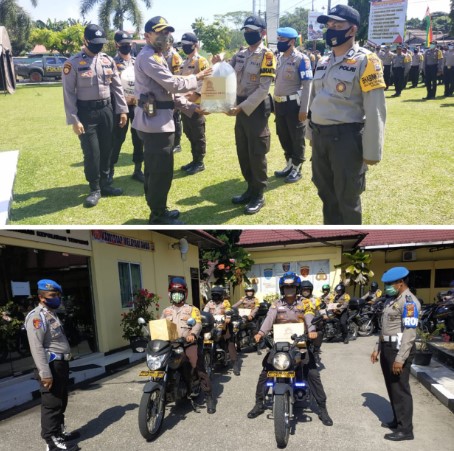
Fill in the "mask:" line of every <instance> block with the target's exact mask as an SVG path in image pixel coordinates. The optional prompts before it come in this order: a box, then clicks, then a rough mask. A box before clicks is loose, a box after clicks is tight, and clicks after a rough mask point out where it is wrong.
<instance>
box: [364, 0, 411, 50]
mask: <svg viewBox="0 0 454 451" xmlns="http://www.w3.org/2000/svg"><path fill="white" fill-rule="evenodd" d="M407 3H408V1H407V0H382V1H372V2H371V3H370V15H369V36H368V41H369V43H370V44H373V45H375V46H376V45H381V44H400V43H402V42H403V40H404V33H405V17H406V15H407Z"/></svg>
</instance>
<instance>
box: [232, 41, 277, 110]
mask: <svg viewBox="0 0 454 451" xmlns="http://www.w3.org/2000/svg"><path fill="white" fill-rule="evenodd" d="M275 61H276V60H275V57H274V54H273V52H272V51H271V50H269V49H268V48H266V47H265V46H264V45H263V44H260V45H259V46H258V47H257V49H256V50H255V51H253V52H251V51H250V50H249V47H248V48H246V49H244V50H240V51H239V52H237V53H236V54H235V55H233V57H232V59H231V60H230V65H231V66H232V67H233V68H234V69H235V72H236V79H237V93H236V94H237V96H238V97H247V98H246V100H244V101H243V102H241V103H240V104H239V105H237V106H239V107H241V109H242V110H243V111H244V113H245V114H246V115H247V116H250V115H251V114H252V113H253V112H254V110H255V109H256V108H257V107H258V106H259V105H260V104H261V103H262V102H263V101H264V100H265V99H266V97H267V95H268V92H269V90H270V86H271V82H272V81H273V79H274V76H275V72H276V63H275ZM267 64H270V65H269V68H268V69H269V70H267V68H266V66H267Z"/></svg>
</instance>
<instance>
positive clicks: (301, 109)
mask: <svg viewBox="0 0 454 451" xmlns="http://www.w3.org/2000/svg"><path fill="white" fill-rule="evenodd" d="M297 38H298V32H297V31H296V30H295V29H294V28H290V27H285V28H278V29H277V50H278V51H279V52H281V53H282V55H281V56H280V58H279V60H278V63H277V68H276V83H275V88H274V104H275V107H274V113H275V115H276V133H277V135H278V137H279V141H280V143H281V146H282V148H283V149H284V156H285V160H286V166H285V168H284V169H283V170H282V171H276V172H275V173H274V175H275V176H276V177H285V182H287V183H295V182H297V181H298V180H300V179H301V166H302V164H303V162H304V161H305V157H304V150H305V142H304V132H305V121H306V119H307V107H308V101H309V93H310V88H311V82H312V68H311V62H310V60H309V58H308V57H307V56H306V55H303V54H302V53H300V52H299V51H298V50H296V49H295V42H296V39H297Z"/></svg>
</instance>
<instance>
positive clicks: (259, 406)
mask: <svg viewBox="0 0 454 451" xmlns="http://www.w3.org/2000/svg"><path fill="white" fill-rule="evenodd" d="M263 412H265V406H264V405H263V401H261V400H256V402H255V406H254V407H253V408H252V410H251V411H250V412H249V413H248V414H247V417H248V418H251V419H252V418H257V417H258V416H259V415H261V414H262V413H263Z"/></svg>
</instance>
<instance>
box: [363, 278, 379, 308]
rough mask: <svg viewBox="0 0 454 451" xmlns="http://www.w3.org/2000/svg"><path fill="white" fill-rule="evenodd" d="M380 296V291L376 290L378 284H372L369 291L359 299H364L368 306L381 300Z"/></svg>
mask: <svg viewBox="0 0 454 451" xmlns="http://www.w3.org/2000/svg"><path fill="white" fill-rule="evenodd" d="M382 294H383V293H382V291H381V290H379V289H378V283H377V282H372V283H371V284H370V290H369V291H368V292H367V293H366V294H365V295H364V296H361V299H365V300H366V301H367V303H368V304H373V303H375V301H376V300H377V299H378V298H381V296H382Z"/></svg>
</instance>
